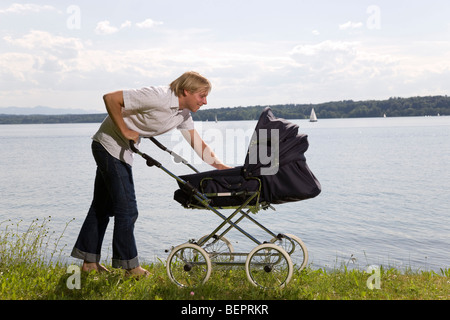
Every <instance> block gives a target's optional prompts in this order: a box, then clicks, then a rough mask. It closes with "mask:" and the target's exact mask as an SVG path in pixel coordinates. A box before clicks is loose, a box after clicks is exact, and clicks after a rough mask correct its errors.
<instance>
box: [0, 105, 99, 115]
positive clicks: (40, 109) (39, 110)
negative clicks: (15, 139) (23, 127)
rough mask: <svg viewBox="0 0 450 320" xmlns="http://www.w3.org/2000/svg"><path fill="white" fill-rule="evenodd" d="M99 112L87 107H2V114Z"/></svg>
mask: <svg viewBox="0 0 450 320" xmlns="http://www.w3.org/2000/svg"><path fill="white" fill-rule="evenodd" d="M92 113H98V111H90V110H85V109H68V108H66V109H62V108H50V107H44V106H36V107H33V108H20V107H4V108H0V115H2V114H9V115H11V114H15V115H36V114H41V115H60V114H92Z"/></svg>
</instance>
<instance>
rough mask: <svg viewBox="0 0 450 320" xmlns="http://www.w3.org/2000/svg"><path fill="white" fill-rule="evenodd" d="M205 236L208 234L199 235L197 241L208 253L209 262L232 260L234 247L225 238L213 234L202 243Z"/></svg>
mask: <svg viewBox="0 0 450 320" xmlns="http://www.w3.org/2000/svg"><path fill="white" fill-rule="evenodd" d="M207 237H209V235H206V236H203V237H201V238H200V240H198V243H199V244H200V245H201V246H202V248H203V249H204V250H205V251H206V252H207V253H208V254H209V258H210V259H211V262H213V263H214V262H216V263H217V262H231V261H233V260H234V256H233V252H234V249H233V246H232V245H231V242H230V241H229V240H228V239H227V238H225V237H221V238H219V237H218V236H217V235H214V236H212V237H211V238H210V239H209V240H208V241H207V242H206V243H202V242H203V240H205V239H206V238H207Z"/></svg>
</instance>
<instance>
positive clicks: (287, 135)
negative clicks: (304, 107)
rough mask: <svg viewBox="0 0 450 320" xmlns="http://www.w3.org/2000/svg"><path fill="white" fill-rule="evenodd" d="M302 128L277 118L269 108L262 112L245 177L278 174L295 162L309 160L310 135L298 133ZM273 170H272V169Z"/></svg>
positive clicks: (247, 157) (253, 138) (252, 141)
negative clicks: (287, 165) (307, 155)
mask: <svg viewBox="0 0 450 320" xmlns="http://www.w3.org/2000/svg"><path fill="white" fill-rule="evenodd" d="M298 128H299V127H298V125H296V124H293V123H292V122H289V121H287V120H285V119H282V118H277V117H275V116H274V115H273V113H272V110H271V109H270V108H269V107H267V108H265V109H264V111H263V112H262V113H261V115H260V117H259V120H258V123H257V124H256V127H255V131H254V133H253V136H252V138H251V141H250V144H249V147H248V151H247V156H246V158H245V163H244V166H243V171H244V175H245V176H260V175H271V174H276V173H277V171H278V169H279V167H282V166H284V165H285V164H287V163H290V162H292V161H299V160H302V161H306V158H305V156H304V153H305V152H306V151H307V150H308V147H309V144H308V136H307V135H306V134H298ZM270 167H272V169H270Z"/></svg>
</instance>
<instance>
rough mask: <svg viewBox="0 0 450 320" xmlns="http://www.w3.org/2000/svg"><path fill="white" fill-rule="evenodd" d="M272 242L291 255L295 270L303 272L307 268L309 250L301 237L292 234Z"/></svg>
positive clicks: (279, 237)
mask: <svg viewBox="0 0 450 320" xmlns="http://www.w3.org/2000/svg"><path fill="white" fill-rule="evenodd" d="M270 242H271V243H273V244H276V245H277V246H280V247H282V248H283V249H284V250H285V251H286V252H287V253H288V254H289V256H290V257H291V260H292V263H293V265H294V269H295V270H297V271H302V270H303V269H304V268H305V267H306V264H307V263H308V250H307V249H306V246H305V244H304V243H303V241H302V240H301V239H300V238H299V237H296V236H294V235H292V234H281V235H279V236H278V237H275V238H273V239H272V240H270Z"/></svg>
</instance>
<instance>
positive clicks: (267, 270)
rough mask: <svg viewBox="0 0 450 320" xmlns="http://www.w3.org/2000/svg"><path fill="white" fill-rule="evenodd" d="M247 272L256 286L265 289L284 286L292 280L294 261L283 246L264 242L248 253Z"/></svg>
mask: <svg viewBox="0 0 450 320" xmlns="http://www.w3.org/2000/svg"><path fill="white" fill-rule="evenodd" d="M245 273H246V274H247V278H248V280H249V281H250V282H251V283H252V284H254V285H255V286H259V287H261V288H263V289H276V288H283V287H284V286H286V284H288V283H289V281H290V280H291V277H292V273H293V267H292V261H291V258H290V257H289V255H288V254H287V253H286V251H285V250H284V249H283V248H281V247H279V246H277V245H274V244H272V243H264V244H261V245H259V246H257V247H256V248H255V249H253V250H252V251H251V252H250V253H249V254H248V257H247V260H246V262H245Z"/></svg>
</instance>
